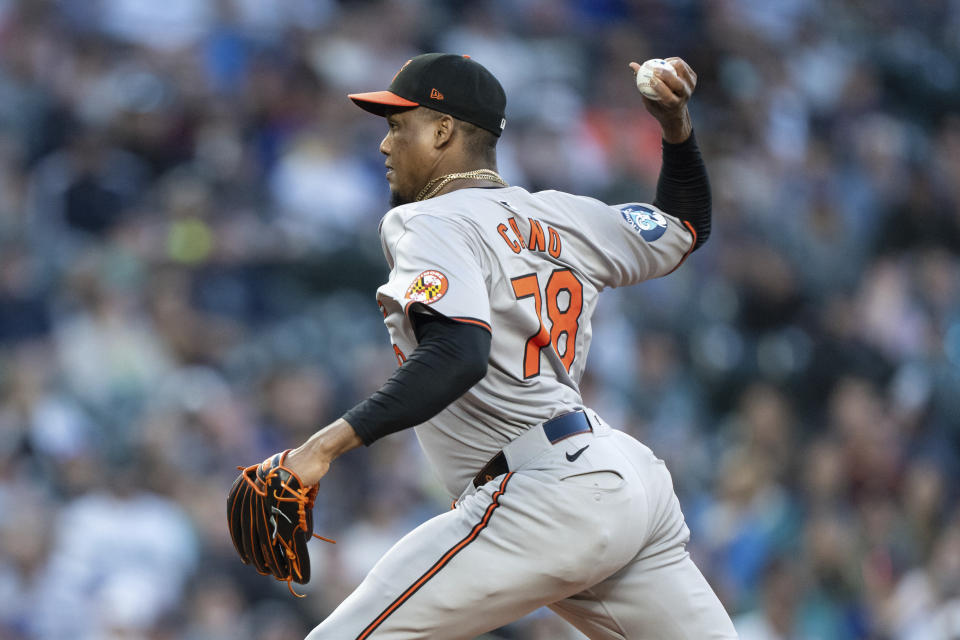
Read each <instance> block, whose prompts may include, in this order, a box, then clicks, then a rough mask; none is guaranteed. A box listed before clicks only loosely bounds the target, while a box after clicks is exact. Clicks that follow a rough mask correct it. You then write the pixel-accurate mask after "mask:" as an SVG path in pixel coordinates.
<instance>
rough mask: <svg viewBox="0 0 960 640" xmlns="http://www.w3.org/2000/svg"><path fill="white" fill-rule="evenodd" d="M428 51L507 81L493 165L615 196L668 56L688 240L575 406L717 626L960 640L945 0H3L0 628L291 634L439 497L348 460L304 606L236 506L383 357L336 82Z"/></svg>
mask: <svg viewBox="0 0 960 640" xmlns="http://www.w3.org/2000/svg"><path fill="white" fill-rule="evenodd" d="M424 51H448V52H456V53H467V54H470V55H471V56H472V57H473V58H474V59H476V60H477V61H479V62H481V63H482V64H484V65H485V66H487V67H488V68H489V69H490V70H491V71H493V72H494V74H495V75H497V76H498V77H499V78H500V80H501V82H502V83H503V84H504V86H505V88H506V91H507V96H508V105H507V120H508V124H507V128H506V131H505V133H504V136H503V138H502V140H501V142H500V145H499V166H500V170H501V173H502V174H503V175H504V177H505V178H506V180H507V181H508V182H510V183H511V184H519V185H523V186H525V187H527V188H528V189H530V190H539V189H545V188H555V189H560V190H566V191H571V192H575V193H580V194H584V195H591V196H595V197H598V198H600V199H603V200H605V201H607V202H611V203H616V202H629V201H649V200H652V199H653V191H654V187H655V183H656V177H657V172H658V170H659V129H658V127H657V125H656V123H655V121H654V120H653V119H652V118H650V117H649V116H647V115H646V114H645V112H644V110H643V107H642V104H641V101H640V98H639V96H638V95H637V93H636V90H635V88H634V87H633V83H632V77H631V75H630V71H629V69H628V68H627V63H628V62H629V61H631V60H636V61H643V60H645V59H647V58H651V57H666V56H670V55H679V56H681V57H683V58H684V59H686V60H687V61H688V62H689V63H690V64H691V65H692V66H693V68H694V69H695V70H696V71H697V73H698V75H699V86H698V88H697V91H696V93H695V96H694V99H693V101H692V103H691V108H692V111H693V117H694V121H695V126H696V130H697V136H698V139H699V141H700V145H701V148H702V150H703V153H704V156H705V159H706V161H707V166H708V169H709V171H710V175H711V182H712V186H713V192H714V231H713V235H712V237H711V240H710V242H708V243H707V244H706V245H705V246H704V248H703V249H701V250H700V251H698V252H697V253H696V254H695V255H694V256H693V257H692V258H691V259H690V260H689V261H688V262H687V263H686V264H685V265H684V267H683V268H682V269H680V270H679V271H678V272H676V273H674V274H673V275H671V276H670V277H668V278H665V279H661V280H657V281H652V282H649V283H645V284H643V285H640V286H637V287H634V288H632V289H629V290H622V291H621V290H618V291H613V292H608V293H606V294H605V295H604V296H603V297H602V298H601V307H600V309H599V310H598V313H597V316H596V317H595V327H594V347H593V350H592V355H591V358H590V362H589V365H588V372H587V375H586V378H585V380H584V382H583V392H584V397H585V400H586V402H587V403H588V404H589V405H590V406H592V407H594V408H595V409H597V410H598V411H599V412H600V414H601V415H603V416H604V417H605V418H606V420H607V421H608V422H610V423H611V424H614V425H618V426H619V427H620V428H622V429H624V430H626V431H629V432H631V433H633V434H634V435H636V436H637V437H638V438H640V439H641V440H643V441H644V442H646V443H647V444H648V445H649V446H651V447H652V448H653V449H654V451H655V452H656V453H657V454H658V455H659V456H660V457H662V458H664V459H665V460H666V461H667V463H668V465H669V468H670V469H671V470H672V473H673V478H674V482H675V485H676V489H677V492H678V495H679V496H680V500H681V504H682V506H683V508H684V512H685V514H686V516H687V520H688V523H689V525H690V529H691V530H692V541H691V544H690V551H691V553H692V554H693V556H694V558H695V560H696V561H697V562H698V564H699V565H700V567H701V568H702V570H703V571H704V573H705V574H706V575H707V577H708V579H709V580H710V582H711V583H712V584H713V585H714V587H715V589H716V590H717V592H718V594H719V595H720V597H721V599H722V600H723V602H724V604H725V605H726V606H727V608H728V610H729V611H730V612H731V614H732V615H733V617H734V621H735V624H736V626H737V628H738V630H739V632H740V634H741V637H742V638H743V640H774V639H783V640H787V639H790V640H793V639H796V640H813V639H818V640H833V639H845V638H856V639H866V638H871V639H896V640H901V639H902V640H948V639H956V638H960V508H958V487H960V393H958V392H960V2H957V1H956V0H952V1H951V0H914V1H913V2H909V3H904V2H900V1H899V0H871V1H857V0H777V1H776V2H768V1H766V0H717V1H715V2H714V1H713V0H710V1H709V2H708V1H706V0H703V1H697V0H562V1H561V0H518V1H511V0H479V1H477V2H470V3H458V2H442V1H440V0H381V1H373V0H370V1H361V0H340V1H337V0H283V1H282V2H271V1H269V0H163V2H156V1H155V0H0V513H2V514H3V516H2V518H0V639H2V640H24V639H28V638H29V639H33V638H36V639H39V640H60V639H67V638H69V639H71V640H95V639H97V640H99V639H111V638H116V639H121V638H123V639H131V640H133V639H136V640H148V639H149V640H201V639H202V640H220V639H227V638H229V639H231V640H288V639H299V638H302V637H303V636H304V635H305V634H306V633H307V632H308V631H309V629H311V628H312V627H313V626H314V625H315V624H317V623H318V622H319V621H320V620H322V618H323V617H324V616H325V615H326V614H327V613H329V612H330V611H331V610H332V609H333V608H334V607H335V606H336V604H337V603H338V602H339V601H340V600H341V599H342V598H343V597H344V596H345V595H346V594H347V593H349V592H350V591H351V590H352V588H353V587H354V586H355V585H356V584H357V583H358V582H359V580H360V579H361V578H362V576H363V575H364V574H365V573H366V571H367V570H368V569H369V568H370V567H371V566H372V564H373V563H374V562H375V561H376V559H377V558H378V557H379V556H380V554H382V553H383V552H384V551H385V550H386V549H387V548H389V546H390V545H391V544H392V543H393V542H394V541H395V540H397V539H398V538H399V537H400V536H401V535H402V534H403V533H405V532H406V531H408V530H410V529H411V528H412V527H414V526H415V525H416V524H418V523H419V522H422V521H423V520H425V519H427V518H429V517H431V516H432V515H434V514H436V513H438V512H440V511H442V510H443V509H445V508H446V507H447V505H448V504H449V502H448V498H447V496H446V495H444V494H443V492H442V491H441V490H440V488H439V487H438V485H437V483H436V481H435V480H434V478H433V477H432V475H431V473H430V471H429V470H428V469H427V468H426V467H425V464H424V461H423V458H422V456H421V455H420V453H419V451H418V449H417V445H416V442H415V440H414V438H413V437H412V434H411V433H409V432H405V433H401V434H396V435H394V436H391V437H390V438H388V439H386V440H385V441H383V442H380V443H378V444H377V445H376V446H374V447H371V448H370V449H363V450H358V451H354V452H351V453H350V454H349V455H347V456H346V457H344V458H343V459H341V460H340V461H338V462H337V463H336V465H334V467H333V470H332V472H331V474H330V475H329V476H327V478H325V479H324V481H323V486H322V488H321V492H320V497H319V500H318V507H317V512H316V515H317V531H318V532H319V533H322V534H324V535H327V536H330V537H333V538H335V539H336V540H338V543H337V544H336V545H327V544H325V543H322V542H319V541H315V542H314V543H311V548H312V553H313V559H314V562H315V566H314V570H313V574H314V579H313V581H312V583H311V584H310V585H308V586H307V587H305V592H306V594H307V597H306V598H303V599H301V600H296V599H294V598H292V597H291V596H289V594H288V593H287V587H286V585H285V584H283V583H277V582H274V581H272V580H270V579H268V578H264V577H260V576H258V575H256V573H255V572H254V571H253V570H252V569H250V568H249V567H245V566H243V565H241V564H240V562H239V561H238V560H237V558H236V556H235V553H234V550H233V548H232V546H231V544H230V541H229V536H228V534H227V530H226V525H225V518H224V515H225V513H224V504H225V496H226V493H227V490H228V488H229V486H230V483H231V482H232V480H233V478H234V477H235V475H236V473H237V472H236V470H235V467H236V466H237V465H241V464H242V465H247V464H252V463H254V462H257V461H259V460H261V459H263V458H264V457H266V456H267V455H269V454H271V453H273V452H275V451H277V450H281V449H285V448H288V447H291V446H296V445H297V444H299V443H300V442H301V441H302V440H303V439H305V438H306V437H307V436H308V435H310V434H311V433H312V432H313V431H314V430H315V429H316V428H317V427H318V426H322V425H323V424H326V423H327V422H329V421H330V420H332V419H334V418H336V417H339V416H340V415H341V414H342V413H343V412H344V411H345V410H347V409H349V408H350V407H351V406H353V404H355V403H356V402H358V401H360V400H361V399H363V398H364V397H366V395H367V394H368V393H370V392H371V391H373V390H374V389H375V388H377V387H378V386H379V385H380V383H382V382H383V381H384V380H385V379H386V378H387V377H388V376H389V375H390V373H391V372H392V369H393V367H394V366H395V361H394V356H393V353H392V352H391V350H390V348H389V342H388V339H387V334H386V330H385V329H384V328H383V326H382V318H381V316H380V314H379V313H378V311H377V307H376V302H375V300H374V291H375V289H376V287H377V286H378V285H379V284H380V283H382V282H383V281H385V279H386V276H387V268H386V266H385V263H384V261H383V258H382V254H381V253H380V246H379V240H378V237H377V222H378V220H379V218H380V216H381V215H382V214H383V213H384V212H385V211H386V208H387V200H388V192H387V187H386V182H385V180H384V177H383V164H382V157H381V156H380V154H379V153H378V151H377V147H378V144H379V141H380V139H381V138H382V136H383V135H384V133H385V128H384V123H383V121H382V120H380V119H378V118H375V117H372V116H369V115H368V114H366V113H364V112H362V111H360V110H359V109H357V108H356V107H354V106H353V105H352V104H351V103H350V101H349V100H347V99H346V97H345V94H346V93H347V92H351V91H366V90H377V89H382V88H384V87H386V86H387V84H388V83H389V81H390V79H391V77H392V76H393V74H394V73H395V72H396V71H397V69H399V67H400V65H401V64H403V62H404V61H406V60H407V59H408V58H410V57H412V56H414V55H416V54H418V53H421V52H424ZM575 637H580V636H577V635H576V634H574V633H573V632H571V631H569V630H567V627H565V625H564V624H563V623H560V622H558V621H557V620H556V619H554V618H553V617H552V616H551V615H550V614H547V613H544V612H538V613H537V614H534V615H532V616H530V617H528V618H526V619H524V620H523V621H520V622H518V623H516V624H514V625H511V626H510V627H507V628H504V629H501V630H499V631H497V632H495V633H494V634H491V635H490V638H503V639H516V640H521V639H522V640H526V639H530V640H536V639H548V638H549V639H561V638H575Z"/></svg>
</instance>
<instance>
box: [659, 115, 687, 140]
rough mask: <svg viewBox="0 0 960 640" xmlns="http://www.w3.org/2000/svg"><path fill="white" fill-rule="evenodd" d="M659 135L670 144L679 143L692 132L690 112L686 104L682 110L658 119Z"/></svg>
mask: <svg viewBox="0 0 960 640" xmlns="http://www.w3.org/2000/svg"><path fill="white" fill-rule="evenodd" d="M660 130H661V136H662V137H663V140H664V141H665V142H669V143H670V144H680V143H681V142H684V141H686V140H687V138H689V137H690V134H691V133H692V132H693V122H692V121H691V120H690V112H689V111H688V110H687V108H686V106H684V107H683V110H682V111H681V112H680V113H678V114H676V115H675V116H671V117H669V118H664V119H662V120H661V121H660Z"/></svg>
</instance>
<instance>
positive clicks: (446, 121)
mask: <svg viewBox="0 0 960 640" xmlns="http://www.w3.org/2000/svg"><path fill="white" fill-rule="evenodd" d="M433 124H434V129H433V146H434V148H435V149H439V148H440V147H443V146H445V145H446V144H448V143H449V142H450V140H451V139H452V138H453V131H454V129H455V128H456V126H457V123H456V121H455V120H454V119H453V118H452V117H451V116H448V115H447V114H445V113H442V114H440V117H438V118H437V119H436V120H435V121H434V123H433Z"/></svg>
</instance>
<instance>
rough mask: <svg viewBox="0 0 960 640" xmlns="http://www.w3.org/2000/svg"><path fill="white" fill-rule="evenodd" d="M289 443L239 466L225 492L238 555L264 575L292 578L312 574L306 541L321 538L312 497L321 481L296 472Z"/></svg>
mask: <svg viewBox="0 0 960 640" xmlns="http://www.w3.org/2000/svg"><path fill="white" fill-rule="evenodd" d="M289 452H290V450H289V449H288V450H287V451H284V452H283V453H278V454H275V455H273V456H271V457H269V458H267V459H266V460H264V461H263V462H261V463H260V464H255V465H253V466H250V467H246V468H244V467H237V469H240V470H241V473H240V476H239V477H238V478H237V479H236V480H235V481H234V483H233V487H231V489H230V494H229V495H228V496H227V525H228V526H229V527H230V537H231V539H232V540H233V546H234V548H236V550H237V553H239V554H240V559H241V560H242V561H243V562H244V563H245V564H252V565H253V566H254V568H256V570H257V571H258V572H260V573H261V574H263V575H272V576H274V577H275V578H276V579H277V580H281V581H285V582H286V583H287V587H288V588H289V589H290V592H291V593H293V594H294V595H295V596H299V594H298V593H296V592H295V591H294V590H293V586H292V584H291V583H292V582H297V583H298V584H306V583H307V582H308V581H309V580H310V554H309V552H308V551H307V542H308V541H309V540H310V539H311V538H320V539H321V540H325V541H327V542H333V540H330V539H328V538H324V537H323V536H318V535H316V534H315V533H313V503H314V501H315V500H316V497H317V489H318V487H319V485H313V486H312V487H304V486H302V483H301V482H300V478H298V477H297V475H296V474H295V473H294V472H292V471H291V470H290V469H288V468H287V467H285V466H284V464H283V463H284V461H285V460H286V457H287V454H288V453H289Z"/></svg>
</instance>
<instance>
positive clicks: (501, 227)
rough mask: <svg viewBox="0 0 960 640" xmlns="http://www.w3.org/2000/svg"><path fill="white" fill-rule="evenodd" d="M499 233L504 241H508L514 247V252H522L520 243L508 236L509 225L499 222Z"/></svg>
mask: <svg viewBox="0 0 960 640" xmlns="http://www.w3.org/2000/svg"><path fill="white" fill-rule="evenodd" d="M511 222H513V220H511ZM497 233H499V234H500V237H501V238H503V240H504V242H506V243H507V244H508V245H509V246H510V248H511V249H513V252H514V253H520V245H519V244H517V243H516V242H514V241H513V240H511V239H510V238H508V237H507V225H505V224H503V223H502V222H501V223H500V224H498V225H497Z"/></svg>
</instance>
